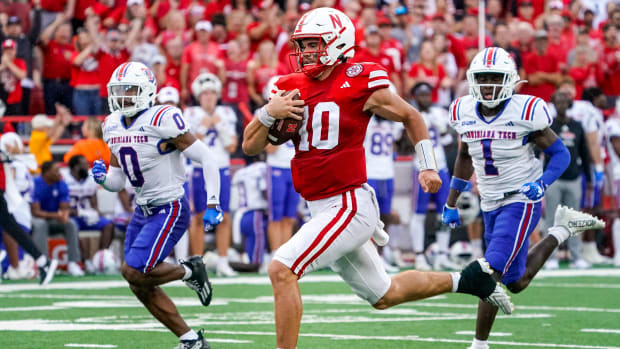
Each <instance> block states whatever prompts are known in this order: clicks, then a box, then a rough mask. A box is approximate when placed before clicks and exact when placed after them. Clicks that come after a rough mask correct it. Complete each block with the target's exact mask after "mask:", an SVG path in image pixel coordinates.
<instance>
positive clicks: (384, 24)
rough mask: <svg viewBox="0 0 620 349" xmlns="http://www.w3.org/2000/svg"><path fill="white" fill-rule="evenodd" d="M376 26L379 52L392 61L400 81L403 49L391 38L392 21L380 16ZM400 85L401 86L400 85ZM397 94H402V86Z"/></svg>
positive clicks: (398, 42)
mask: <svg viewBox="0 0 620 349" xmlns="http://www.w3.org/2000/svg"><path fill="white" fill-rule="evenodd" d="M377 23H378V24H377V26H378V27H379V35H380V36H381V52H383V53H384V54H386V55H387V56H389V57H390V58H391V59H392V66H394V70H395V71H396V72H397V74H398V75H399V78H400V80H401V81H402V80H403V79H402V78H401V77H402V72H403V64H404V63H405V48H404V46H403V44H402V42H400V41H398V40H396V39H395V38H394V37H392V21H390V19H389V18H387V17H386V16H381V17H379V19H378V20H377ZM401 85H402V84H401ZM397 88H398V92H399V93H401V94H402V92H404V91H403V90H402V89H401V88H403V86H398V85H397Z"/></svg>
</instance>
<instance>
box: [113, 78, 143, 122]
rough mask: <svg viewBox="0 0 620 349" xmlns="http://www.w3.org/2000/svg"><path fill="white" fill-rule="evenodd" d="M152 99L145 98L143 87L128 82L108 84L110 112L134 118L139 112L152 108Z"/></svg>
mask: <svg viewBox="0 0 620 349" xmlns="http://www.w3.org/2000/svg"><path fill="white" fill-rule="evenodd" d="M150 101H151V99H149V98H148V97H146V96H143V90H142V86H141V85H139V84H131V83H126V82H120V83H110V84H108V104H109V107H110V111H112V112H119V113H121V114H123V115H124V116H127V117H132V116H134V115H135V114H137V113H138V112H139V111H142V110H144V109H147V108H149V107H151V106H152V105H151V102H150Z"/></svg>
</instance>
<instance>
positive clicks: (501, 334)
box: [454, 331, 512, 337]
mask: <svg viewBox="0 0 620 349" xmlns="http://www.w3.org/2000/svg"><path fill="white" fill-rule="evenodd" d="M454 334H459V335H463V336H474V335H475V334H476V332H475V331H456V332H454ZM490 336H491V337H509V336H512V333H509V332H491V335H490Z"/></svg>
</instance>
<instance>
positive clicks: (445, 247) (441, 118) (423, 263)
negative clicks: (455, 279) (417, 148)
mask: <svg viewBox="0 0 620 349" xmlns="http://www.w3.org/2000/svg"><path fill="white" fill-rule="evenodd" d="M432 90H433V89H432V87H431V86H430V85H429V84H428V83H426V82H420V83H417V84H416V85H415V86H413V88H412V89H411V92H412V94H413V98H414V103H415V106H416V107H417V108H418V110H420V114H422V117H423V118H424V122H425V123H426V127H428V135H429V136H430V139H431V142H432V143H433V150H434V151H435V159H437V168H438V170H439V178H441V188H439V191H438V192H436V193H434V194H430V193H425V192H424V191H423V190H422V186H420V183H418V181H417V180H416V178H417V177H418V174H419V171H420V166H419V164H418V163H417V162H416V161H414V165H415V170H414V171H413V200H412V206H413V207H412V208H413V212H412V215H411V220H410V221H409V234H410V236H411V242H412V247H413V252H414V253H415V254H416V258H415V268H416V269H419V270H430V269H431V266H430V265H429V264H428V261H427V260H426V256H425V254H424V247H425V244H424V237H425V236H426V230H425V229H424V225H425V223H424V222H425V220H426V211H427V208H428V204H429V202H430V200H431V199H433V201H434V202H435V207H436V210H437V212H439V211H440V209H441V208H443V206H444V205H445V204H446V199H447V198H448V192H449V190H450V189H449V183H450V173H449V171H448V164H447V162H446V152H445V151H444V148H443V146H444V144H449V143H450V142H452V140H453V138H452V135H450V133H448V127H449V124H448V112H447V111H446V110H445V109H443V108H440V107H436V106H433V105H432V104H433V101H432V98H431V92H432ZM438 216H439V217H438V219H437V223H438V226H437V233H436V236H435V237H436V241H437V245H438V247H439V255H437V256H436V257H435V258H434V260H433V265H432V268H433V269H435V270H441V269H460V268H459V266H458V265H457V264H455V263H452V262H451V261H450V259H449V258H448V257H449V252H450V229H449V227H448V226H447V225H445V224H442V222H441V214H439V215H438Z"/></svg>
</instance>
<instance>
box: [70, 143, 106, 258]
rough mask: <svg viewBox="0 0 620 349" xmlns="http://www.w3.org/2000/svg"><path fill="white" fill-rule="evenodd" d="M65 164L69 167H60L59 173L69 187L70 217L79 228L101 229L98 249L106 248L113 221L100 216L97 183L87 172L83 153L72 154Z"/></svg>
mask: <svg viewBox="0 0 620 349" xmlns="http://www.w3.org/2000/svg"><path fill="white" fill-rule="evenodd" d="M67 165H68V166H69V167H68V168H67V169H65V170H64V171H63V170H62V169H61V173H62V177H63V179H64V180H65V182H66V183H67V187H69V197H70V199H71V201H70V203H69V205H70V207H71V213H70V214H71V218H72V219H73V220H74V221H75V223H76V224H77V226H78V229H79V230H99V231H101V236H100V237H99V250H104V249H107V248H109V247H110V244H111V243H112V239H113V238H114V223H112V221H111V220H109V219H107V218H105V217H103V216H101V214H100V213H99V211H98V209H97V207H98V205H97V189H98V188H99V185H98V184H97V183H95V181H94V180H93V178H92V176H90V175H89V173H88V167H89V166H88V161H87V160H86V158H85V157H84V156H83V155H74V156H72V157H71V159H69V163H68V164H67Z"/></svg>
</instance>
